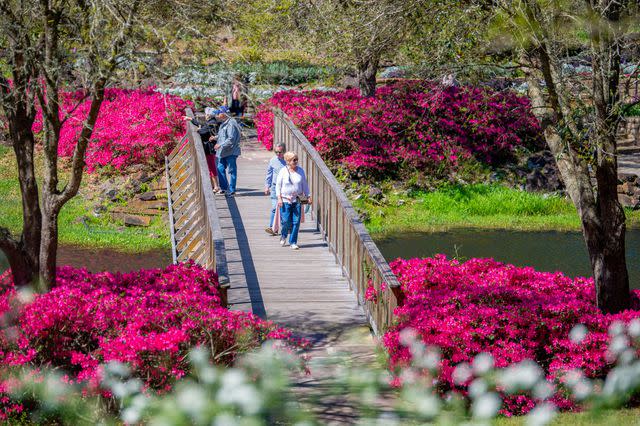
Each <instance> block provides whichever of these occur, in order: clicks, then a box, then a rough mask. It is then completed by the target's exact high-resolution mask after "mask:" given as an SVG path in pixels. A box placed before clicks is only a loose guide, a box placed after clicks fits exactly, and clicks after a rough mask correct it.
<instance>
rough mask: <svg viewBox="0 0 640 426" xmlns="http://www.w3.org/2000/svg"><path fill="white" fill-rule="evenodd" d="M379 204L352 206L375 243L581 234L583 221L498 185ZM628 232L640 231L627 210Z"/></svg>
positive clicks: (553, 200) (552, 199) (563, 203)
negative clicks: (399, 238) (445, 235)
mask: <svg viewBox="0 0 640 426" xmlns="http://www.w3.org/2000/svg"><path fill="white" fill-rule="evenodd" d="M385 198H386V200H385V201H384V202H383V203H378V202H376V201H374V200H371V199H367V198H361V199H359V200H355V201H354V205H355V206H357V207H358V208H360V209H362V210H364V211H366V212H367V214H368V215H369V220H368V221H367V222H366V226H367V229H368V230H369V231H370V232H371V234H373V235H374V236H375V237H377V238H379V237H384V236H385V235H390V234H395V233H402V232H437V231H446V230H448V229H451V228H480V229H507V230H525V231H549V230H556V231H577V230H580V220H579V218H578V215H577V213H576V210H575V208H574V207H573V205H572V204H571V202H570V201H569V200H567V199H565V197H562V196H557V195H544V194H536V193H529V192H525V191H519V190H517V189H511V188H507V187H504V186H500V185H484V184H478V185H464V186H462V185H454V186H448V187H444V188H442V189H440V190H438V191H434V192H413V193H410V194H408V195H407V194H406V193H404V192H394V191H387V192H386V193H385ZM626 213H627V225H628V227H638V226H640V211H631V210H627V212H626Z"/></svg>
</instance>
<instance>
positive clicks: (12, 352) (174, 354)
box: [0, 263, 299, 414]
mask: <svg viewBox="0 0 640 426" xmlns="http://www.w3.org/2000/svg"><path fill="white" fill-rule="evenodd" d="M0 293H1V296H0V312H2V313H6V312H8V311H9V309H10V304H12V303H13V302H14V301H15V300H16V292H15V290H14V288H13V284H12V279H11V276H10V274H9V273H5V274H4V276H0ZM17 315H18V324H19V325H18V326H17V327H16V328H15V329H12V330H11V335H9V334H8V333H7V332H6V331H5V333H4V334H2V335H0V362H2V363H3V364H4V365H25V364H26V365H30V366H36V367H39V366H47V367H52V368H62V369H64V371H66V372H68V373H69V377H68V380H69V381H72V382H75V381H77V382H85V383H88V384H89V385H90V386H91V387H92V388H94V389H97V387H98V385H99V382H100V378H101V371H100V364H102V363H106V362H109V361H120V362H126V363H128V364H129V365H130V367H131V370H132V374H133V375H134V376H136V377H139V378H140V379H142V380H143V381H144V383H145V385H146V386H147V387H148V388H149V389H154V390H159V391H164V390H168V389H170V388H171V386H172V384H173V383H174V382H175V380H177V379H179V378H181V377H182V376H184V375H185V373H186V369H187V367H188V360H187V354H188V352H189V350H190V349H192V348H193V347H195V346H198V345H203V346H204V347H206V348H207V349H208V350H210V351H212V352H213V356H214V360H215V361H216V362H218V363H224V364H231V363H233V362H234V360H235V358H236V356H237V355H238V353H240V352H242V351H245V350H248V349H251V348H254V347H257V346H259V345H260V344H261V343H262V342H264V341H265V340H267V339H278V340H282V341H284V342H286V343H289V344H292V345H297V344H298V343H299V342H297V341H296V340H295V339H294V338H293V337H292V335H291V332H290V331H288V330H286V329H282V328H278V327H276V326H275V325H274V324H272V323H270V322H268V321H264V320H262V319H260V318H258V317H256V316H254V315H252V314H250V313H246V312H240V311H230V310H228V309H227V308H226V307H223V306H221V300H220V292H219V287H218V280H217V276H216V274H215V273H213V272H210V271H207V270H206V269H203V268H201V267H200V266H197V265H195V264H192V263H189V264H179V265H172V266H168V267H167V268H165V269H164V270H163V269H151V270H140V271H137V272H132V273H127V274H121V273H109V272H103V273H97V274H93V273H90V272H87V271H86V270H85V269H74V268H71V267H62V268H59V270H58V280H57V285H56V287H54V288H53V289H51V291H49V292H48V293H45V294H41V295H38V296H36V297H35V299H34V300H33V301H32V302H30V303H28V304H26V305H24V306H22V307H20V308H19V309H18V311H17ZM4 407H5V408H9V407H8V406H7V404H5V406H4ZM5 414H6V411H5Z"/></svg>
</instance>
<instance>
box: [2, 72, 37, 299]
mask: <svg viewBox="0 0 640 426" xmlns="http://www.w3.org/2000/svg"><path fill="white" fill-rule="evenodd" d="M18 62H19V61H18ZM14 81H15V85H16V86H17V88H16V90H15V92H14V93H15V97H13V98H12V100H13V108H11V109H7V110H5V111H6V113H7V123H8V127H9V135H10V138H11V141H12V142H13V151H14V153H15V156H16V162H17V166H18V182H19V184H20V194H21V197H22V221H23V226H22V235H21V238H20V240H19V241H17V240H14V239H13V238H12V237H11V235H10V233H9V232H8V231H6V230H5V231H4V232H0V248H2V249H3V251H4V252H5V254H6V256H7V259H8V260H9V265H10V266H11V271H12V274H13V277H14V283H15V285H16V286H24V285H31V284H33V282H34V279H35V277H36V274H37V273H38V269H39V253H40V227H41V221H42V214H41V211H40V202H39V199H38V183H37V181H36V175H35V163H34V159H33V153H34V143H35V141H34V137H33V131H32V130H31V127H32V125H33V121H34V118H35V113H34V112H33V110H32V109H30V105H29V95H28V92H27V89H26V87H27V85H26V83H25V82H24V76H23V75H22V74H17V75H15V78H14ZM2 90H3V91H5V95H6V94H7V93H9V87H8V86H6V85H5V86H3V87H2Z"/></svg>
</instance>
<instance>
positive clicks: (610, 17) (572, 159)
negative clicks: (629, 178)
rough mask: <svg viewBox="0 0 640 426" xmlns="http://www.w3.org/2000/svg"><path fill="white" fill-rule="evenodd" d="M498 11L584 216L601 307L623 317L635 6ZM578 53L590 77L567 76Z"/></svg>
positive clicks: (610, 3)
mask: <svg viewBox="0 0 640 426" xmlns="http://www.w3.org/2000/svg"><path fill="white" fill-rule="evenodd" d="M496 4H497V6H498V12H499V13H498V14H497V15H496V16H497V17H498V18H499V23H500V28H501V29H505V28H507V29H508V30H509V31H510V32H511V33H512V34H513V35H514V36H515V37H513V38H512V39H511V40H512V41H514V42H515V43H514V44H513V47H514V49H515V51H516V53H517V55H518V57H519V59H520V64H521V65H522V69H523V71H524V73H525V76H526V81H527V83H528V88H529V89H528V90H529V96H530V98H531V101H532V106H533V112H534V114H535V115H536V116H537V118H538V119H539V121H540V123H541V125H542V129H543V131H544V135H545V138H546V141H547V144H548V146H549V148H550V150H551V152H552V153H553V154H554V156H555V158H556V161H557V164H558V168H559V169H560V174H561V176H562V180H563V181H564V184H565V186H566V188H567V189H566V190H567V193H568V195H569V196H570V197H571V200H572V201H573V204H574V205H575V207H576V209H577V211H578V214H579V215H580V218H581V221H582V231H583V234H584V239H585V242H586V246H587V249H588V253H589V258H590V261H591V267H592V269H593V275H594V280H595V286H596V296H597V303H598V306H599V308H600V309H602V310H603V311H605V312H619V311H621V310H623V309H626V308H628V306H629V303H630V294H629V276H628V273H627V266H626V259H625V232H626V224H625V214H624V210H623V209H622V207H621V205H620V203H619V202H618V196H617V182H618V162H617V157H616V151H617V146H616V134H617V128H618V124H619V123H620V121H621V118H622V114H623V112H624V109H625V105H624V102H623V99H621V96H620V92H621V84H622V83H621V74H622V73H621V57H622V55H623V52H624V49H625V42H626V40H628V35H629V34H630V32H631V31H632V30H633V25H634V23H635V22H637V18H638V17H639V15H638V6H637V3H636V2H630V1H625V0H579V1H578V0H574V1H549V0H500V1H498V2H496ZM576 51H578V52H581V53H582V55H581V56H582V57H583V58H584V63H585V64H586V65H588V66H591V67H592V72H591V73H590V75H589V76H588V77H585V76H583V75H580V74H574V73H568V72H566V68H567V67H566V66H567V64H568V63H569V55H570V54H572V53H575V52H576ZM563 66H564V68H563ZM634 74H635V72H634ZM631 77H633V78H635V75H633V76H631ZM630 80H631V79H630V78H628V79H627V83H628V82H629V81H630Z"/></svg>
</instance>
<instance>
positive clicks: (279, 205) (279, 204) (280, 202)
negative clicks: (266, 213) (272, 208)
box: [278, 198, 282, 208]
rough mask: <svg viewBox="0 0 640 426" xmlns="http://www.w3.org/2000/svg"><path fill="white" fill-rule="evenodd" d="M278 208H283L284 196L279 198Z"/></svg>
mask: <svg viewBox="0 0 640 426" xmlns="http://www.w3.org/2000/svg"><path fill="white" fill-rule="evenodd" d="M278 208H282V198H278Z"/></svg>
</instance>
